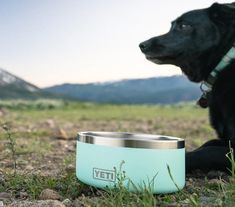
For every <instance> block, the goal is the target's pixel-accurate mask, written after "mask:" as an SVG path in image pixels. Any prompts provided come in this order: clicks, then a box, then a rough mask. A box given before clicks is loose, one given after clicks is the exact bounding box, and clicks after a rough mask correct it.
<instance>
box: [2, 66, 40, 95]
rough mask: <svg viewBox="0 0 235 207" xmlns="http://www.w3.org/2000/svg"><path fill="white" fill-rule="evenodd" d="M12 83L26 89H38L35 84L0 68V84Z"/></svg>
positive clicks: (33, 90) (34, 90)
mask: <svg viewBox="0 0 235 207" xmlns="http://www.w3.org/2000/svg"><path fill="white" fill-rule="evenodd" d="M7 85H14V86H16V87H18V88H21V89H25V90H26V91H30V92H36V91H39V90H40V89H39V88H38V87H36V86H35V85H33V84H31V83H28V82H27V81H25V80H23V79H21V78H19V77H17V76H15V75H13V74H11V73H9V72H7V71H6V70H3V69H2V68H0V86H7Z"/></svg>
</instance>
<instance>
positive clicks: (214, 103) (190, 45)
mask: <svg viewBox="0 0 235 207" xmlns="http://www.w3.org/2000/svg"><path fill="white" fill-rule="evenodd" d="M234 42H235V3H231V4H218V3H214V4H213V5H212V6H211V7H209V8H206V9H201V10H193V11H190V12H187V13H185V14H183V15H182V16H180V17H179V18H177V19H176V20H175V21H173V22H172V27H171V29H170V31H169V32H168V33H166V34H164V35H161V36H157V37H153V38H151V39H149V40H147V41H145V42H142V43H141V44H140V49H141V50H142V52H143V53H144V54H145V56H146V58H147V59H148V60H150V61H152V62H154V63H157V64H173V65H176V66H179V67H180V68H181V70H182V71H183V73H184V74H185V75H186V76H187V77H188V78H189V80H191V81H193V82H201V81H203V80H204V81H206V80H207V78H208V76H209V74H210V72H211V71H212V70H213V69H214V68H215V67H216V65H217V64H218V63H219V62H220V60H221V59H222V57H223V56H224V55H225V54H226V53H227V51H228V50H229V49H230V48H231V47H232V45H233V43H234ZM209 114H210V121H211V125H212V126H213V128H214V129H215V130H216V132H217V134H218V138H219V139H216V140H211V141H209V142H207V143H205V144H204V145H203V146H201V147H200V148H198V149H196V150H195V151H193V152H188V153H187V154H186V169H187V171H188V172H189V171H192V170H194V169H202V170H224V171H226V170H227V169H228V168H230V163H229V161H228V159H227V158H226V156H225V154H226V153H228V151H229V140H230V141H231V145H232V147H233V148H235V60H234V61H232V62H231V64H230V65H229V66H227V68H225V69H224V70H223V71H221V72H220V73H219V75H218V78H217V79H216V82H215V83H214V85H213V88H212V92H211V93H210V96H209Z"/></svg>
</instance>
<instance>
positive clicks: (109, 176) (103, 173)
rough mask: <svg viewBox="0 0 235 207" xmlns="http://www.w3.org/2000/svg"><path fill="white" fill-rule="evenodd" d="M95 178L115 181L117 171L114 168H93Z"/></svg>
mask: <svg viewBox="0 0 235 207" xmlns="http://www.w3.org/2000/svg"><path fill="white" fill-rule="evenodd" d="M93 178H94V179H98V180H103V181H110V182H115V180H116V172H115V171H114V170H105V169H100V168H93Z"/></svg>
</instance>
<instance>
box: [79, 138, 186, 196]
mask: <svg viewBox="0 0 235 207" xmlns="http://www.w3.org/2000/svg"><path fill="white" fill-rule="evenodd" d="M76 175H77V177H78V179H79V180H80V181H82V182H83V183H86V184H88V185H91V186H94V187H98V188H106V187H108V188H114V187H116V186H118V185H120V184H123V185H124V186H125V187H126V188H127V189H128V190H129V191H132V192H141V191H143V190H144V189H146V188H147V189H148V190H151V192H152V193H155V194H160V193H172V192H176V191H178V190H180V189H182V188H183V187H184V185H185V148H180V149H144V148H129V147H112V146H102V145H95V144H90V143H84V142H81V141H77V154H76ZM120 182H121V183H120Z"/></svg>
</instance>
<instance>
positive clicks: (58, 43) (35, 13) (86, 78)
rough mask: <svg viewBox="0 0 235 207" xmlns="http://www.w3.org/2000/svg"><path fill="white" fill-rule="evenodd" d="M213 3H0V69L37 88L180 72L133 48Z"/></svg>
mask: <svg viewBox="0 0 235 207" xmlns="http://www.w3.org/2000/svg"><path fill="white" fill-rule="evenodd" d="M213 2H214V1H213V0H40V1H39V0H0V68H3V69H5V70H8V71H9V72H11V73H13V74H15V75H17V76H19V77H22V78H23V79H25V80H27V81H29V82H31V83H33V84H35V85H37V86H39V87H46V86H51V85H55V84H62V83H90V82H104V81H116V80H120V79H133V78H147V77H157V76H168V75H174V74H181V71H180V69H179V68H177V67H174V66H170V65H164V66H162V65H161V66H160V65H155V64H153V63H151V62H149V61H147V60H146V59H145V57H144V55H143V54H142V53H141V52H140V50H139V48H138V45H139V43H140V42H142V41H144V40H147V39H149V38H151V37H153V36H157V35H160V34H163V33H166V32H167V31H168V30H169V28H170V22H171V21H172V20H174V19H175V18H177V17H178V16H180V15H181V14H182V13H184V12H187V11H189V10H192V9H198V8H205V7H208V6H210V5H211V4H212V3H213ZM217 2H220V3H229V2H232V1H222V0H221V1H217Z"/></svg>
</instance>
